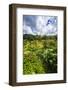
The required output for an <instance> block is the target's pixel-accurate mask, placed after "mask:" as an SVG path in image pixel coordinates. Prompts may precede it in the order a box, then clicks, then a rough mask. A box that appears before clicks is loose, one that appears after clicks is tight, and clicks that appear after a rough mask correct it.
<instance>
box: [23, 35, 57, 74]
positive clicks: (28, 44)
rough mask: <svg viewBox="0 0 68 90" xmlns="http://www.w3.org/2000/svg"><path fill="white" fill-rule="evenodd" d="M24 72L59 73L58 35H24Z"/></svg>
mask: <svg viewBox="0 0 68 90" xmlns="http://www.w3.org/2000/svg"><path fill="white" fill-rule="evenodd" d="M23 38H24V39H23V40H24V41H23V43H24V44H23V45H24V46H23V47H24V50H23V54H24V57H23V58H24V59H23V74H24V75H27V74H45V73H57V36H39V35H35V36H34V35H28V34H24V35H23Z"/></svg>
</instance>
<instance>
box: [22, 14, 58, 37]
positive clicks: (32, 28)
mask: <svg viewBox="0 0 68 90" xmlns="http://www.w3.org/2000/svg"><path fill="white" fill-rule="evenodd" d="M23 23H24V26H23V30H24V34H32V35H41V36H43V35H56V34H57V17H56V16H28V15H27V16H24V22H23Z"/></svg>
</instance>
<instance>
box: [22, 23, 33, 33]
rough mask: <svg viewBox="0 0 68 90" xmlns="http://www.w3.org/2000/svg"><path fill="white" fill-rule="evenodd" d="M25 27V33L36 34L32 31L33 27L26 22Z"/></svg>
mask: <svg viewBox="0 0 68 90" xmlns="http://www.w3.org/2000/svg"><path fill="white" fill-rule="evenodd" d="M23 29H24V34H34V33H33V32H32V29H31V27H30V26H27V25H26V24H24V26H23Z"/></svg>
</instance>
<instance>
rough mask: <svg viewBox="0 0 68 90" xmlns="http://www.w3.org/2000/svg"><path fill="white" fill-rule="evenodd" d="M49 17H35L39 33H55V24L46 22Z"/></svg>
mask: <svg viewBox="0 0 68 90" xmlns="http://www.w3.org/2000/svg"><path fill="white" fill-rule="evenodd" d="M50 18H51V17H45V16H38V17H37V19H36V29H37V32H38V34H39V35H47V34H48V35H49V34H52V35H55V34H56V26H54V25H53V24H48V25H46V24H47V22H48V20H49V19H50Z"/></svg>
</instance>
